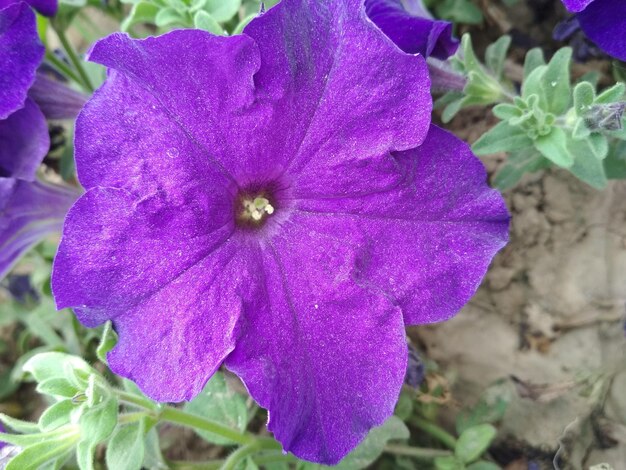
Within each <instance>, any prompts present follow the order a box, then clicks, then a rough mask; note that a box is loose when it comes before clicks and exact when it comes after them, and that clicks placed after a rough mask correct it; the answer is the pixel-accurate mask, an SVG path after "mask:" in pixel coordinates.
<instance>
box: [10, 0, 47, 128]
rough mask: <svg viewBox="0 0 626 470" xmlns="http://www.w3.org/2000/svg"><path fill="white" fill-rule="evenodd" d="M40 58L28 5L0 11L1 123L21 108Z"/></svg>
mask: <svg viewBox="0 0 626 470" xmlns="http://www.w3.org/2000/svg"><path fill="white" fill-rule="evenodd" d="M0 1H2V0H0ZM2 6H3V5H2V4H0V8H2ZM43 55H44V47H43V45H42V44H41V41H39V35H38V34H37V25H36V22H35V14H34V13H33V12H32V11H31V9H30V8H29V7H28V5H27V4H25V3H21V2H20V3H17V4H15V5H10V6H8V7H7V8H4V9H0V57H2V60H0V119H5V118H6V117H7V116H9V114H11V113H13V112H14V111H15V110H17V109H19V108H21V107H22V106H23V105H24V100H25V99H26V92H27V91H28V88H30V86H31V85H32V83H33V81H34V80H35V70H36V69H37V67H38V66H39V63H40V62H41V59H42V58H43Z"/></svg>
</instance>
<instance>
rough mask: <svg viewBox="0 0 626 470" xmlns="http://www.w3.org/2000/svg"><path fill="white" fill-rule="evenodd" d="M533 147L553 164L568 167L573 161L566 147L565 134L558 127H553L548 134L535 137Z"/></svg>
mask: <svg viewBox="0 0 626 470" xmlns="http://www.w3.org/2000/svg"><path fill="white" fill-rule="evenodd" d="M534 144H535V148H536V149H537V150H539V151H540V152H541V154H542V155H543V156H544V157H546V158H547V159H548V160H550V161H551V162H553V163H554V164H556V165H558V166H561V167H564V168H569V167H571V166H572V165H573V163H574V156H573V155H572V154H571V152H570V151H569V150H568V148H567V135H566V134H565V131H564V130H563V129H561V128H560V127H553V128H552V131H551V132H550V133H549V134H548V135H542V136H539V137H537V139H535V142H534Z"/></svg>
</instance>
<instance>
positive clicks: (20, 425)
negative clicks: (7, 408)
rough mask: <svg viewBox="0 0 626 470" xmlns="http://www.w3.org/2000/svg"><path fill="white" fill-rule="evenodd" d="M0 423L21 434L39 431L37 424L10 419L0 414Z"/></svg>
mask: <svg viewBox="0 0 626 470" xmlns="http://www.w3.org/2000/svg"><path fill="white" fill-rule="evenodd" d="M0 422H1V423H2V424H4V425H5V426H6V427H8V428H10V429H12V430H14V431H17V432H19V433H22V434H32V433H38V432H39V431H40V429H39V426H38V425H37V423H31V422H30V421H23V420H21V419H16V418H12V417H11V416H9V415H5V414H3V413H0Z"/></svg>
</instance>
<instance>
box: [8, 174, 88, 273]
mask: <svg viewBox="0 0 626 470" xmlns="http://www.w3.org/2000/svg"><path fill="white" fill-rule="evenodd" d="M78 196H79V194H78V192H77V191H75V190H72V189H69V188H66V187H63V186H58V185H52V184H47V183H42V182H40V181H34V182H30V181H22V180H18V179H15V178H0V279H1V278H2V277H4V276H5V275H6V274H7V272H8V271H9V270H10V269H11V268H12V267H13V265H14V264H15V263H16V262H17V261H18V260H19V258H20V257H21V256H22V255H23V254H24V253H26V251H28V250H29V249H30V248H31V247H32V246H34V245H35V244H37V243H39V242H40V241H41V240H43V239H44V238H46V237H47V236H50V235H53V234H56V233H60V232H61V228H62V227H63V219H64V218H65V214H67V211H68V210H69V208H70V207H71V205H72V204H73V203H74V201H75V200H76V199H77V198H78Z"/></svg>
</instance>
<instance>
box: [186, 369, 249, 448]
mask: <svg viewBox="0 0 626 470" xmlns="http://www.w3.org/2000/svg"><path fill="white" fill-rule="evenodd" d="M183 409H184V410H185V411H187V412H188V413H193V414H195V415H198V416H201V417H203V418H207V419H210V420H213V421H217V422H219V423H222V424H224V425H225V426H229V427H231V428H233V429H238V430H240V431H243V430H245V429H246V426H247V424H248V409H247V407H246V400H245V398H244V397H243V396H242V395H239V394H238V393H236V392H234V391H232V390H231V389H229V387H228V384H227V383H226V379H225V377H224V374H223V373H221V372H219V371H218V372H216V373H215V374H213V377H211V380H209V382H208V383H207V384H206V386H205V387H204V390H202V392H201V393H200V394H199V395H198V396H197V397H196V398H194V399H193V400H192V401H190V402H189V403H186V404H185V406H184V408H183ZM196 432H197V433H198V434H199V435H200V436H201V437H202V438H204V439H205V440H207V441H209V442H212V443H214V444H218V445H228V444H233V442H232V441H229V440H227V439H224V438H223V437H220V436H217V435H215V434H213V433H210V432H208V431H201V430H196Z"/></svg>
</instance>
